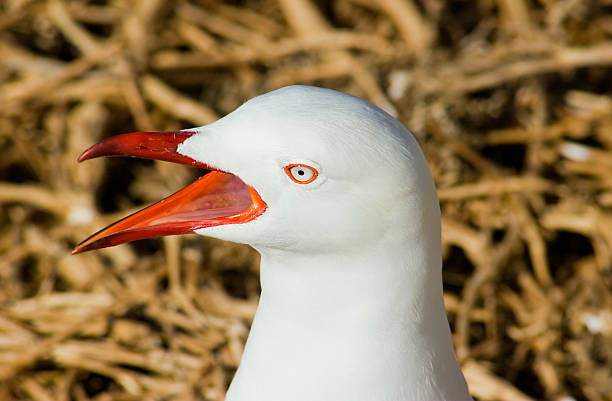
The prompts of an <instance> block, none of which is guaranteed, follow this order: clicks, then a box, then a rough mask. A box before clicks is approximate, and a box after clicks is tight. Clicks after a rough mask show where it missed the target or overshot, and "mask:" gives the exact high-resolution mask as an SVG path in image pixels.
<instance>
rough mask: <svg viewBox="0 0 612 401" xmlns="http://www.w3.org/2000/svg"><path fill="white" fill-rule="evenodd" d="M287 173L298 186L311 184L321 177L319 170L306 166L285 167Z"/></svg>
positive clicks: (292, 165)
mask: <svg viewBox="0 0 612 401" xmlns="http://www.w3.org/2000/svg"><path fill="white" fill-rule="evenodd" d="M285 173H287V175H288V176H289V178H291V180H292V181H293V182H296V183H298V184H310V183H311V182H313V181H314V180H316V179H317V176H318V175H319V172H318V171H317V169H315V168H314V167H310V166H307V165H305V164H290V165H288V166H286V167H285Z"/></svg>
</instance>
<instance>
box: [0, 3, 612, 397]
mask: <svg viewBox="0 0 612 401" xmlns="http://www.w3.org/2000/svg"><path fill="white" fill-rule="evenodd" d="M294 83H301V84H310V85H318V86H324V87H328V88H332V89H337V90H341V91H344V92H347V93H350V94H354V95H357V96H360V97H363V98H365V99H368V100H370V101H372V102H373V103H375V104H377V105H379V106H380V107H382V108H384V109H385V110H387V111H388V112H389V113H391V114H393V115H394V116H396V117H397V118H398V119H399V120H401V121H402V122H403V123H404V124H405V125H406V126H407V127H408V128H409V129H410V130H411V131H412V132H413V133H414V134H415V136H416V137H417V138H418V140H419V142H420V143H421V145H422V146H423V149H424V151H425V153H426V156H427V158H428V160H429V163H430V167H431V169H432V172H433V175H434V177H435V180H436V183H437V186H438V189H439V196H440V202H441V207H442V211H443V245H444V256H445V269H444V285H445V301H446V306H447V309H448V314H449V319H450V322H451V326H452V328H453V333H454V341H455V347H456V351H457V356H458V358H459V360H460V362H461V364H462V366H463V369H464V372H465V375H466V377H467V380H468V383H469V385H470V389H471V391H472V393H473V394H474V396H475V397H476V398H477V399H479V400H508V401H509V400H535V399H548V400H558V401H560V400H567V401H569V400H572V399H575V400H589V401H600V400H602V401H603V400H612V1H610V0H474V1H467V0H334V1H319V0H234V1H226V2H218V1H213V0H177V1H166V0H134V1H128V0H90V1H87V0H48V1H38V0H0V152H1V153H0V154H1V157H0V399H1V400H26V399H27V400H36V401H48V400H55V401H62V400H65V401H68V400H222V399H223V397H224V393H225V389H226V387H227V385H228V383H229V381H230V380H231V377H232V375H233V373H234V371H235V368H236V366H237V365H238V363H239V360H240V355H241V352H242V347H243V343H244V341H245V339H246V336H247V334H248V330H249V325H250V321H251V318H252V316H253V313H254V311H255V307H256V304H257V299H258V293H259V281H258V263H259V260H258V255H257V253H256V252H254V251H253V250H251V249H250V248H249V247H246V246H240V245H235V244H230V243H224V242H221V241H216V240H212V239H206V238H202V237H197V236H194V235H192V236H183V237H168V238H165V239H163V240H162V239H157V240H147V241H141V242H137V243H134V244H129V245H122V246H119V247H116V248H109V249H104V250H100V251H95V252H90V253H86V254H82V255H78V256H71V255H70V251H71V249H72V247H74V245H76V244H77V243H78V242H80V241H81V240H83V239H84V238H86V237H87V236H88V235H90V234H91V233H93V232H95V231H97V230H98V229H100V228H102V227H103V226H105V225H106V224H108V223H110V222H112V221H114V220H116V219H117V218H120V217H122V216H125V215H127V214H128V213H129V212H131V211H133V210H136V209H137V208H139V207H142V206H144V205H146V204H149V203H152V202H154V201H157V200H159V199H161V198H163V197H165V196H167V195H169V194H171V193H172V192H174V191H176V190H178V189H180V188H181V187H183V186H184V185H186V184H188V183H189V182H191V181H193V180H194V179H195V178H196V177H197V176H198V174H201V172H199V171H194V170H192V169H190V168H187V167H185V166H178V165H173V164H168V163H157V162H151V161H142V160H135V159H127V160H126V159H109V160H93V161H90V162H87V163H84V164H82V165H77V163H76V159H77V157H78V155H79V154H80V153H81V152H82V151H83V150H84V149H85V148H87V147H88V146H89V145H91V144H93V143H95V142H96V141H98V140H100V139H103V138H105V137H108V136H111V135H114V134H119V133H124V132H130V131H145V130H178V129H184V128H189V127H193V126H199V125H203V124H206V123H209V122H211V121H214V120H215V119H217V118H218V117H219V116H222V115H224V114H226V113H228V112H230V111H232V110H233V109H234V108H236V107H237V106H239V105H240V104H241V103H243V102H244V101H245V100H247V99H249V98H251V97H253V96H256V95H258V94H261V93H264V92H267V91H269V90H272V89H275V88H278V87H281V86H284V85H289V84H294ZM364 246H365V245H364Z"/></svg>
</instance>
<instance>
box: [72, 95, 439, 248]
mask: <svg viewBox="0 0 612 401" xmlns="http://www.w3.org/2000/svg"><path fill="white" fill-rule="evenodd" d="M100 156H133V157H142V158H149V159H156V160H165V161H170V162H176V163H182V164H187V165H192V166H195V167H200V168H203V169H206V170H210V172H208V173H207V174H205V175H204V176H202V177H201V178H200V179H198V180H197V181H196V182H194V183H193V184H191V185H189V186H187V187H185V188H184V189H182V190H180V191H178V192H177V193H175V194H173V195H171V196H169V197H168V198H166V199H164V200H162V201H160V202H158V203H156V204H153V205H151V206H149V207H147V208H145V209H143V210H141V211H139V212H136V213H134V214H133V215H131V216H128V217H126V218H124V219H122V220H120V221H118V222H116V223H114V224H112V225H110V226H108V227H107V228H104V229H103V230H101V231H99V232H97V233H96V234H94V235H92V236H91V237H90V238H88V239H87V240H85V241H83V242H82V243H81V244H79V245H78V246H77V247H76V248H75V250H74V251H73V253H80V252H84V251H88V250H92V249H96V248H103V247H108V246H114V245H117V244H121V243H124V242H129V241H133V240H137V239H143V238H151V237H158V236H163V235H172V234H185V233H197V234H201V235H206V236H211V237H216V238H220V239H225V240H230V241H234V242H239V243H246V244H249V245H252V246H253V247H255V248H256V249H258V250H260V251H264V250H266V249H276V250H283V251H289V252H298V253H299V252H309V253H312V252H319V253H328V252H337V251H342V252H350V251H354V250H358V249H359V248H361V247H363V244H364V242H368V243H369V244H370V246H373V245H374V246H375V244H377V243H378V242H380V241H383V240H385V239H386V238H389V237H394V236H398V235H400V233H401V236H402V239H403V240H406V238H407V239H408V240H410V239H414V240H417V239H418V238H419V237H420V236H422V233H423V231H424V230H425V231H427V232H430V233H432V234H433V235H432V236H431V237H432V238H433V240H434V242H435V241H438V243H439V219H440V217H439V208H438V202H437V198H436V193H435V188H434V185H433V180H432V178H431V175H430V173H429V169H428V167H427V163H426V161H425V158H424V156H423V154H422V152H421V150H420V148H419V146H418V144H417V142H416V140H415V139H414V137H413V136H412V135H411V134H410V133H409V132H408V131H407V130H406V129H405V128H404V127H403V126H402V125H401V124H400V123H399V122H398V121H397V120H395V119H394V118H393V117H391V116H390V115H388V114H387V113H385V112H384V111H382V110H381V109H379V108H378V107H376V106H374V105H372V104H371V103H368V102H366V101H364V100H362V99H359V98H357V97H353V96H349V95H346V94H343V93H340V92H336V91H333V90H329V89H322V88H317V87H309V86H289V87H285V88H281V89H278V90H275V91H272V92H269V93H267V94H264V95H261V96H258V97H255V98H253V99H251V100H249V101H247V102H246V103H244V104H243V105H242V106H240V107H239V108H238V109H236V110H235V111H233V112H232V113H230V114H228V115H226V116H225V117H223V118H221V119H219V120H218V121H216V122H214V123H212V124H209V125H206V126H203V127H198V128H193V129H188V130H184V131H178V132H166V133H163V132H139V133H131V134H123V135H118V136H115V137H110V138H108V139H106V140H103V141H102V142H100V143H98V144H96V145H94V146H92V147H91V148H89V149H88V150H86V151H85V152H84V153H83V155H82V156H81V157H80V159H79V160H80V161H83V160H86V159H90V158H94V157H100ZM432 219H434V220H433V221H432ZM436 237H437V239H436Z"/></svg>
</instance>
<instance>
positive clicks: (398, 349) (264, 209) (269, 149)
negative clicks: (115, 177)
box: [73, 86, 471, 401]
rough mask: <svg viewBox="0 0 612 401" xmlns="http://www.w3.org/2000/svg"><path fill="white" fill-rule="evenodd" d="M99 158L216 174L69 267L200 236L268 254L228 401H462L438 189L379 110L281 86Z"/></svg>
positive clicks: (91, 243)
mask: <svg viewBox="0 0 612 401" xmlns="http://www.w3.org/2000/svg"><path fill="white" fill-rule="evenodd" d="M98 156H135V157H144V158H151V159H157V160H166V161H173V162H177V163H183V164H188V165H193V166H198V167H202V168H205V169H209V170H211V172H210V173H208V174H206V175H204V176H203V177H202V178H200V179H199V180H197V181H196V182H194V183H193V184H191V185H189V186H188V187H186V188H184V189H182V190H180V191H179V192H177V193H175V194H173V195H171V196H169V197H168V198H166V199H164V200H162V201H160V202H158V203H156V204H154V205H152V206H150V207H148V208H145V209H143V210H141V211H139V212H137V213H135V214H133V215H131V216H129V217H127V218H125V219H123V220H120V221H119V222H117V223H115V224H113V225H111V226H109V227H107V228H105V229H103V230H101V231H99V232H98V233H96V234H94V235H93V236H91V237H90V238H89V239H87V240H85V241H84V242H83V243H81V244H80V245H79V246H77V247H76V248H75V250H74V251H73V253H80V252H84V251H87V250H91V249H96V248H102V247H107V246H113V245H117V244H120V243H124V242H128V241H133V240H136V239H141V238H150V237H156V236H161V235H171V234H183V233H197V234H201V235H206V236H210V237H215V238H220V239H224V240H228V241H234V242H239V243H245V244H249V245H251V246H252V247H253V248H255V249H256V250H257V251H259V253H260V254H261V288H262V291H261V299H260V301H259V306H258V308H257V313H256V315H255V319H254V321H253V325H252V327H251V332H250V334H249V338H248V340H247V343H246V347H245V350H244V354H243V356H242V361H241V363H240V367H239V368H238V371H237V372H236V375H235V377H234V379H233V381H232V383H231V386H230V388H229V391H228V393H227V398H226V399H227V400H231V401H300V400H304V401H328V400H329V401H344V400H345V401H360V400H363V401H366V400H367V401H399V400H427V401H434V400H439V401H442V400H453V401H463V400H471V398H470V395H469V393H468V389H467V386H466V383H465V379H464V377H463V375H462V373H461V370H460V368H459V365H458V363H457V360H456V359H455V355H454V352H453V347H452V342H451V333H450V329H449V325H448V320H447V318H446V314H445V309H444V301H443V297H442V255H441V243H440V209H439V204H438V198H437V196H436V190H435V186H434V183H433V180H432V177H431V174H430V172H429V169H428V166H427V162H426V160H425V157H424V156H423V153H422V151H421V149H420V148H419V146H418V144H417V142H416V140H415V139H414V137H413V136H412V135H411V134H410V133H409V132H408V131H407V130H406V129H405V128H404V127H403V126H402V125H401V124H400V123H399V122H398V121H397V120H395V119H394V118H393V117H391V116H390V115H388V114H387V113H385V112H384V111H382V110H381V109H379V108H378V107H376V106H374V105H372V104H370V103H368V102H366V101H364V100H362V99H359V98H356V97H353V96H349V95H346V94H343V93H340V92H336V91H333V90H329V89H322V88H316V87H309V86H289V87H285V88H281V89H278V90H275V91H272V92H269V93H267V94H264V95H261V96H258V97H256V98H253V99H251V100H249V101H248V102H246V103H245V104H243V105H242V106H240V107H239V108H238V109H236V110H235V111H234V112H232V113H230V114H228V115H227V116H225V117H223V118H221V119H220V120H218V121H216V122H214V123H212V124H209V125H206V126H203V127H198V128H193V129H189V130H184V131H178V132H170V133H156V132H139V133H132V134H124V135H118V136H115V137H111V138H108V139H106V140H104V141H102V142H100V143H98V144H96V145H94V146H92V147H91V148H89V149H88V150H87V151H85V153H83V155H82V156H81V157H80V158H79V160H80V161H82V160H85V159H90V158H93V157H98Z"/></svg>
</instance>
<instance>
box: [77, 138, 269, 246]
mask: <svg viewBox="0 0 612 401" xmlns="http://www.w3.org/2000/svg"><path fill="white" fill-rule="evenodd" d="M143 134H149V133H137V135H138V136H142V135H143ZM150 134H151V135H155V136H159V135H160V134H164V133H150ZM172 134H175V133H172ZM130 135H135V134H124V135H120V136H118V137H112V138H109V139H107V140H106V141H103V142H101V143H99V144H97V145H94V146H93V147H92V148H90V149H88V150H87V151H86V152H85V153H84V154H83V156H81V158H80V160H85V159H88V158H92V157H98V156H106V155H112V156H119V155H126V156H136V157H139V156H141V154H140V153H142V150H143V147H142V145H138V144H136V143H135V144H131V143H130V141H131V140H133V137H130ZM121 137H123V140H121V141H119V142H118V140H117V138H120V139H121ZM126 137H127V138H128V141H125V140H124V139H125V138H126ZM138 139H142V138H138ZM184 139H185V138H182V140H184ZM173 141H175V142H176V140H174V139H173ZM136 142H138V143H142V141H141V140H140V141H136ZM162 142H163V141H162ZM181 142H182V141H181ZM157 143H158V144H157V145H154V146H153V148H154V149H153V151H151V148H152V146H151V144H149V145H148V146H147V147H146V152H148V153H152V154H153V155H154V156H157V155H158V154H161V155H162V157H153V156H144V157H146V158H151V159H162V160H168V161H175V162H179V163H182V164H190V165H194V163H193V162H192V159H189V160H187V159H188V158H187V157H185V156H181V155H178V156H176V155H175V154H176V147H177V146H178V145H177V144H176V143H175V144H173V145H172V146H170V147H169V146H168V143H167V141H166V142H164V145H163V146H164V150H165V151H164V152H161V153H160V151H159V149H157V148H155V146H160V145H159V141H158V142H157ZM118 144H119V145H120V148H118ZM126 144H128V145H126ZM172 147H173V148H172ZM132 148H133V149H134V150H133V151H131V150H130V149H132ZM92 149H93V150H92ZM118 149H119V150H118ZM88 152H89V153H88ZM141 157H142V156H141ZM183 158H184V159H185V160H183ZM203 166H204V165H203ZM206 167H208V166H206ZM265 208H266V204H265V203H264V202H263V200H262V199H261V197H260V196H259V194H258V193H257V191H256V190H255V189H253V188H252V187H250V186H248V185H247V184H245V183H244V182H243V181H242V180H241V179H240V178H239V177H238V176H236V175H234V174H231V173H227V172H222V171H216V170H215V171H211V172H210V173H208V174H206V175H204V176H203V177H200V178H199V179H198V180H197V181H195V182H194V183H192V184H191V185H189V186H187V187H185V188H183V189H181V190H180V191H178V192H176V193H174V194H173V195H170V196H169V197H167V198H165V199H163V200H161V201H159V202H157V203H155V204H153V205H151V206H149V207H146V208H144V209H142V210H140V211H138V212H136V213H134V214H132V215H130V216H128V217H125V218H124V219H122V220H119V221H117V222H115V223H113V224H111V225H110V226H108V227H106V228H104V229H102V230H100V231H98V232H97V233H95V234H93V235H92V236H91V237H89V238H87V239H86V240H85V241H83V242H82V243H80V244H79V245H78V246H77V247H76V248H75V249H74V250H73V251H72V253H73V254H77V253H81V252H85V251H89V250H93V249H98V248H105V247H109V246H114V245H118V244H122V243H125V242H130V241H135V240H139V239H145V238H153V237H159V236H164V235H176V234H189V233H193V232H194V231H195V230H197V229H200V228H205V227H212V226H218V225H225V224H239V223H246V222H248V221H251V220H253V219H255V218H256V217H258V216H259V215H261V214H262V213H263V212H264V210H265Z"/></svg>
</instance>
